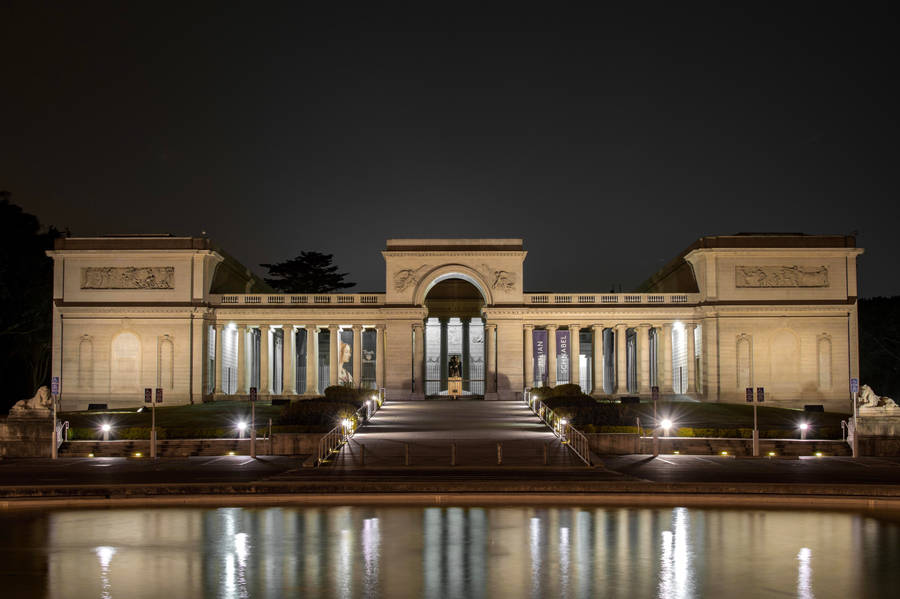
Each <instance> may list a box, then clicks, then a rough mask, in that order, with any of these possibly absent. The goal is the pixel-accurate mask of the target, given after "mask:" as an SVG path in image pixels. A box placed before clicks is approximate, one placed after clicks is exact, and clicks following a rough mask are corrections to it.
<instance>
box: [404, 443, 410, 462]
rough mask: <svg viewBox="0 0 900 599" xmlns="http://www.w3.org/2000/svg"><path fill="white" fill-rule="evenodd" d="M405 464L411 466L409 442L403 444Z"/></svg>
mask: <svg viewBox="0 0 900 599" xmlns="http://www.w3.org/2000/svg"><path fill="white" fill-rule="evenodd" d="M403 465H404V466H409V443H404V444H403Z"/></svg>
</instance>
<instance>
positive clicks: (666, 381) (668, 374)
mask: <svg viewBox="0 0 900 599" xmlns="http://www.w3.org/2000/svg"><path fill="white" fill-rule="evenodd" d="M662 342H663V351H662V355H663V363H662V381H661V384H660V386H659V392H660V394H662V393H666V394H669V395H671V394H672V393H674V391H675V390H674V388H673V387H672V323H669V322H667V323H666V324H664V325H663V326H662Z"/></svg>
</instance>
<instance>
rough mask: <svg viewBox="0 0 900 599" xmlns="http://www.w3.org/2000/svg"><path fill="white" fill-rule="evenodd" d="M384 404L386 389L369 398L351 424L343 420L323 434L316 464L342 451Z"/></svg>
mask: <svg viewBox="0 0 900 599" xmlns="http://www.w3.org/2000/svg"><path fill="white" fill-rule="evenodd" d="M383 404H384V389H381V390H379V391H378V396H377V397H375V398H372V399H367V400H366V401H365V403H364V404H363V405H362V407H360V408H359V409H358V410H356V412H354V413H353V418H351V419H350V426H346V425H345V424H344V423H343V422H341V423H340V424H338V425H337V426H336V427H334V428H333V429H331V430H330V431H328V432H327V433H325V434H324V435H322V438H320V439H319V447H318V450H317V453H316V466H319V465H321V464H322V462H324V461H325V460H327V459H328V458H329V457H330V456H331V454H333V453H337V452H338V451H340V449H341V447H342V446H343V445H344V443H346V442H347V441H349V440H350V438H351V437H352V436H353V434H354V433H355V432H356V430H357V429H358V428H359V427H361V426H362V425H363V424H365V423H366V422H368V421H369V419H370V418H372V416H374V415H375V413H376V412H378V409H379V408H380V407H381V406H382V405H383Z"/></svg>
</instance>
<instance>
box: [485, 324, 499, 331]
mask: <svg viewBox="0 0 900 599" xmlns="http://www.w3.org/2000/svg"><path fill="white" fill-rule="evenodd" d="M484 328H486V329H490V330H492V331H496V330H497V325H496V323H493V322H490V323H485V325H484Z"/></svg>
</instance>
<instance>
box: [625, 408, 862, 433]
mask: <svg viewBox="0 0 900 599" xmlns="http://www.w3.org/2000/svg"><path fill="white" fill-rule="evenodd" d="M635 408H637V411H638V412H639V413H640V416H641V422H642V423H644V426H649V425H650V423H651V422H652V418H653V404H652V403H641V404H639V405H637V406H635ZM757 410H758V412H757V417H758V419H759V428H760V429H784V430H796V429H797V427H798V426H799V424H800V423H801V422H806V423H808V424H809V425H810V427H811V428H812V429H815V428H820V427H828V428H834V427H837V428H840V426H841V420H846V419H847V417H848V415H847V414H839V413H835V412H804V411H803V410H791V409H788V408H770V407H766V406H759V407H758V408H757ZM657 415H658V417H659V418H669V419H670V420H671V421H672V422H673V423H674V425H675V426H689V427H700V428H753V405H752V404H726V403H718V404H716V403H694V402H659V404H658V406H657ZM632 424H633V423H632Z"/></svg>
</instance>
